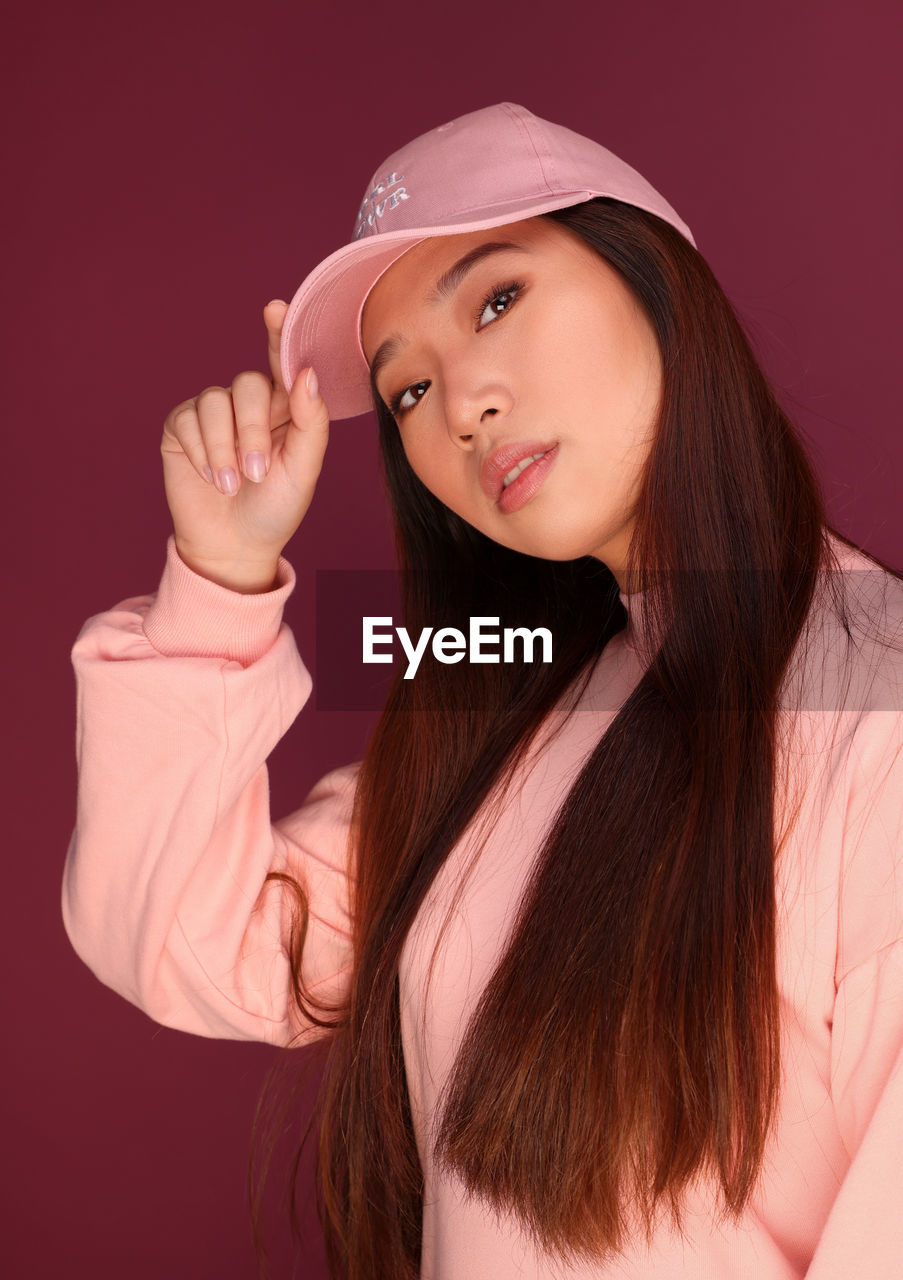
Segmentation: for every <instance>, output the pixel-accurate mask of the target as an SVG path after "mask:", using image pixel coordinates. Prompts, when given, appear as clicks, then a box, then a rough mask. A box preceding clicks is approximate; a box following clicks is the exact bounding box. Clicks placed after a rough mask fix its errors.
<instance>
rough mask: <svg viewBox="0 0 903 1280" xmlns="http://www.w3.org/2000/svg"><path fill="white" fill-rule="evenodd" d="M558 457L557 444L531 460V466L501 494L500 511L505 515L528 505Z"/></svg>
mask: <svg viewBox="0 0 903 1280" xmlns="http://www.w3.org/2000/svg"><path fill="white" fill-rule="evenodd" d="M534 452H536V453H538V452H539V450H538V449H537V450H535V451H534ZM557 457H558V445H557V444H556V445H553V446H552V448H551V449H548V450H547V451H546V452H545V453H544V454H543V456H542V457H541V458H537V459H536V461H535V462H531V463H530V465H529V467H525V468H524V470H523V471H522V472H521V473H520V475H519V476H517V478H516V479H514V480H512V481H511V483H510V484H509V485H508V486H507V488H504V489H503V490H502V492H501V493H500V494H499V499H498V503H497V505H498V509H499V511H501V512H502V514H503V515H510V513H511V512H512V511H519V510H520V508H521V507H523V506H526V504H527V503H528V502H529V501H530V499H531V498H532V497H533V495H534V494H535V493H536V492H537V490H538V489H539V488H540V487H541V485H542V483H543V481H544V480H545V478H546V476H547V475H548V474H549V472H550V471H551V469H552V467H554V465H555V460H556V458H557ZM506 474H507V473H506Z"/></svg>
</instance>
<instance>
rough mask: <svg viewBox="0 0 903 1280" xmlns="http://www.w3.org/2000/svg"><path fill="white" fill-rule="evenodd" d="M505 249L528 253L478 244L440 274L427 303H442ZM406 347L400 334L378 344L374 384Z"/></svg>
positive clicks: (502, 243)
mask: <svg viewBox="0 0 903 1280" xmlns="http://www.w3.org/2000/svg"><path fill="white" fill-rule="evenodd" d="M507 249H519V250H522V251H523V252H524V253H527V252H529V246H528V245H525V244H518V243H517V241H516V240H488V241H487V242H486V243H485V244H478V245H477V246H476V248H474V249H470V250H469V251H468V252H467V253H465V254H464V255H463V257H461V258H459V259H458V261H457V262H455V263H454V264H453V265H452V266H450V267H449V269H448V270H447V271H444V272H443V273H442V275H441V276H440V277H439V279H438V280H437V281H436V286H435V288H434V289H433V290H432V292H431V293H430V295H429V301H430V302H431V303H433V304H434V305H436V304H438V303H440V302H442V301H444V300H445V299H446V298H448V297H449V296H450V294H452V293H454V291H455V290H456V289H457V288H458V286H459V285H460V284H461V281H462V280H463V279H464V277H465V276H466V275H467V273H468V271H470V270H471V268H472V267H475V266H476V264H477V263H478V262H481V261H482V260H483V258H486V257H488V256H489V255H490V254H491V253H502V252H504V251H505V250H507ZM406 345H407V340H406V339H405V338H403V337H402V336H401V334H400V333H391V334H389V336H388V338H386V340H385V342H383V343H381V344H380V346H379V347H378V348H377V350H376V354H375V355H374V357H373V360H372V362H371V365H370V376H371V378H372V379H373V381H374V382H375V381H376V379H377V377H378V376H379V373H380V370H381V369H382V368H383V366H384V365H386V364H388V363H389V361H390V360H393V359H394V358H395V356H396V355H398V353H399V352H400V351H401V350H402V348H403V347H405V346H406Z"/></svg>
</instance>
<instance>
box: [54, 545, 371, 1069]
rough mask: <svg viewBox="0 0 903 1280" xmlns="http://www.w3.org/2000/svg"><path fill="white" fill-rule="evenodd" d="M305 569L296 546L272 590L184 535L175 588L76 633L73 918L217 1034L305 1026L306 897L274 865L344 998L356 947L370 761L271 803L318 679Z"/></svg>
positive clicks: (162, 1010) (113, 978)
mask: <svg viewBox="0 0 903 1280" xmlns="http://www.w3.org/2000/svg"><path fill="white" fill-rule="evenodd" d="M294 585H295V575H294V571H293V570H292V568H291V566H290V564H289V563H288V561H286V560H285V559H284V557H282V558H280V560H279V569H278V573H277V578H276V585H275V588H274V589H273V590H272V591H269V592H264V593H257V594H243V593H241V592H237V591H232V590H229V589H228V588H226V587H223V586H220V585H218V584H217V583H215V582H212V581H209V580H207V579H206V578H203V577H201V576H200V575H199V574H197V573H194V572H193V571H192V570H190V569H189V568H188V567H187V566H186V565H185V564H184V563H183V562H182V561H181V560H180V558H179V556H178V553H177V551H176V549H175V541H174V538H173V537H172V535H171V536H170V537H169V539H168V541H167V556H166V566H165V569H164V572H163V575H162V578H161V581H160V587H159V590H158V591H157V592H156V594H155V595H153V596H139V597H134V598H130V599H127V600H124V601H122V602H121V603H120V604H118V605H117V606H115V607H114V608H113V609H111V610H109V611H107V612H105V613H101V614H98V615H96V616H94V617H92V618H89V619H88V621H87V622H86V623H85V625H84V626H83V628H82V630H81V632H80V633H79V636H78V639H77V640H76V642H75V645H74V647H73V649H72V661H73V666H74V668H75V675H76V686H77V731H76V755H77V760H78V769H79V789H78V808H77V818H76V826H75V830H74V832H73V835H72V839H71V842H70V846H69V850H68V854H67V857H66V865H65V870H64V877H63V894H62V911H63V920H64V923H65V927H66V931H67V933H68V935H69V938H70V940H71V942H72V945H73V947H74V948H75V950H76V951H77V952H78V954H79V955H80V956H81V958H82V959H83V960H84V961H85V963H86V964H87V965H88V966H89V968H91V969H92V971H93V972H94V973H95V974H96V976H97V977H98V978H99V979H100V980H101V981H102V982H104V983H106V985H108V986H110V987H112V988H113V989H114V990H115V991H117V992H118V993H119V994H120V995H122V996H124V997H125V998H126V999H127V1000H130V1001H131V1002H132V1003H134V1004H136V1005H138V1006H139V1008H141V1009H143V1010H144V1011H145V1012H146V1013H147V1014H148V1015H149V1016H150V1017H152V1018H154V1019H155V1020H156V1021H158V1022H161V1023H163V1024H165V1025H166V1026H171V1027H175V1028H178V1029H180V1030H183V1031H191V1032H194V1033H196V1034H198V1035H206V1036H215V1037H225V1038H234V1039H253V1040H265V1041H269V1042H271V1043H276V1044H284V1043H286V1042H287V1041H288V1040H289V1039H290V1038H291V1037H292V1035H293V1033H294V1032H295V1031H297V1030H298V1029H299V1028H298V1022H297V1016H296V1014H295V1012H294V1008H293V1005H292V1002H291V1000H290V971H289V964H288V959H287V954H286V949H285V948H286V943H287V936H288V929H289V926H290V923H291V915H292V910H293V907H294V901H295V899H294V897H293V895H292V894H291V893H290V892H289V890H288V889H287V888H286V886H285V885H284V884H283V883H282V882H280V881H270V882H266V876H267V874H268V873H269V872H271V871H283V872H288V873H289V874H291V875H293V876H294V877H295V878H297V879H298V880H299V881H300V883H301V885H302V887H303V888H304V889H305V891H306V893H307V895H308V902H309V907H310V913H311V920H310V928H309V932H308V940H307V945H306V946H305V952H304V979H305V982H306V984H307V985H308V986H309V987H311V988H312V989H313V990H314V992H315V994H319V995H323V996H324V997H326V998H329V997H333V998H341V995H342V992H343V984H344V978H345V976H346V973H347V966H348V964H349V960H350V938H349V933H348V908H347V893H348V883H349V881H348V876H347V874H346V872H347V863H346V850H345V844H346V839H347V834H348V824H349V820H350V810H351V801H352V798H353V790H354V781H355V775H356V767H355V766H351V767H348V768H346V769H340V770H337V771H335V772H334V773H332V774H330V775H328V776H327V777H326V778H324V779H323V780H322V781H321V782H320V783H319V784H318V785H317V786H316V787H315V788H314V790H313V791H312V792H311V794H310V796H309V797H308V799H307V801H306V802H305V804H304V805H302V807H301V808H300V809H298V810H297V811H296V812H295V813H293V814H291V815H290V816H289V817H287V818H285V819H282V820H281V821H279V822H276V823H275V824H273V823H272V822H271V818H270V810H269V788H268V775H267V768H266V763H265V761H266V758H267V756H268V755H269V753H270V752H271V751H272V749H273V748H274V747H275V745H276V743H277V742H278V741H279V739H280V738H281V737H282V736H283V734H284V733H285V732H286V730H287V729H288V728H289V726H290V725H291V723H292V722H293V720H294V719H295V717H296V716H297V714H298V712H299V710H300V709H301V707H302V706H303V705H304V703H305V702H306V700H307V698H308V696H309V694H310V690H311V680H310V676H309V674H308V672H307V670H306V668H305V666H304V664H303V662H302V660H301V658H300V656H299V654H298V651H297V648H296V646H295V642H294V637H293V636H292V633H291V631H290V630H289V628H288V627H287V626H286V625H285V624H283V623H282V611H283V607H284V604H285V600H286V599H287V598H288V596H289V595H290V594H291V592H292V590H293V589H294ZM308 1030H309V1032H310V1035H309V1037H308V1038H314V1037H315V1036H316V1035H318V1034H320V1032H319V1031H318V1030H317V1029H316V1028H314V1027H310V1028H308Z"/></svg>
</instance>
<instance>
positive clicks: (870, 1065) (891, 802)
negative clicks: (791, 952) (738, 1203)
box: [806, 712, 903, 1280]
mask: <svg viewBox="0 0 903 1280" xmlns="http://www.w3.org/2000/svg"><path fill="white" fill-rule="evenodd" d="M854 750H855V753H856V757H857V759H856V765H855V772H854V776H855V778H856V781H855V783H854V785H853V786H852V788H851V791H850V797H849V803H848V809H847V824H846V830H845V837H844V866H843V876H842V883H841V890H840V898H839V920H838V923H839V946H838V971H837V976H836V999H835V1007H834V1018H833V1026H832V1032H831V1039H832V1054H831V1095H832V1099H833V1103H834V1109H835V1115H836V1117H837V1123H838V1127H839V1129H840V1133H841V1136H842V1138H843V1142H844V1145H845V1147H846V1149H847V1152H848V1154H849V1156H850V1166H849V1168H848V1170H847V1172H846V1174H845V1176H844V1178H843V1181H842V1183H841V1186H840V1189H839V1191H838V1194H837V1198H836V1200H835V1202H834V1204H833V1206H832V1208H831V1212H830V1213H829V1215H828V1219H827V1222H826V1224H825V1227H824V1229H823V1231H822V1234H821V1236H820V1238H819V1243H818V1246H817V1248H816V1251H815V1255H814V1257H813V1260H812V1263H811V1265H810V1268H809V1270H808V1271H807V1273H806V1275H807V1280H850V1277H852V1276H867V1277H868V1280H899V1277H900V1276H901V1275H903V717H901V716H900V714H899V713H896V712H894V713H891V712H879V713H874V714H873V715H872V716H871V717H869V723H868V724H867V725H866V726H865V732H864V733H863V734H862V735H861V736H860V739H859V741H858V742H857V740H856V739H855V738H854Z"/></svg>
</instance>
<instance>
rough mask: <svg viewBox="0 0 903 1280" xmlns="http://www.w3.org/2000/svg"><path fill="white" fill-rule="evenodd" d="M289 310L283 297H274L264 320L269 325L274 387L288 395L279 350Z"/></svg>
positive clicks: (268, 349)
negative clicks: (283, 325)
mask: <svg viewBox="0 0 903 1280" xmlns="http://www.w3.org/2000/svg"><path fill="white" fill-rule="evenodd" d="M287 311H288V303H287V302H283V301H282V299H281V298H274V299H273V301H272V302H268V303H267V304H266V306H265V307H264V309H263V322H264V324H265V325H266V327H267V358H268V360H269V364H270V377H271V378H272V379H273V389H274V390H275V391H281V392H283V393H284V394H285V395H286V397H287V396H288V392H287V391H286V388H285V383H284V382H283V381H282V362H281V360H280V358H279V350H280V345H281V342H282V324H283V321H284V320H285V313H286V312H287Z"/></svg>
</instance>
